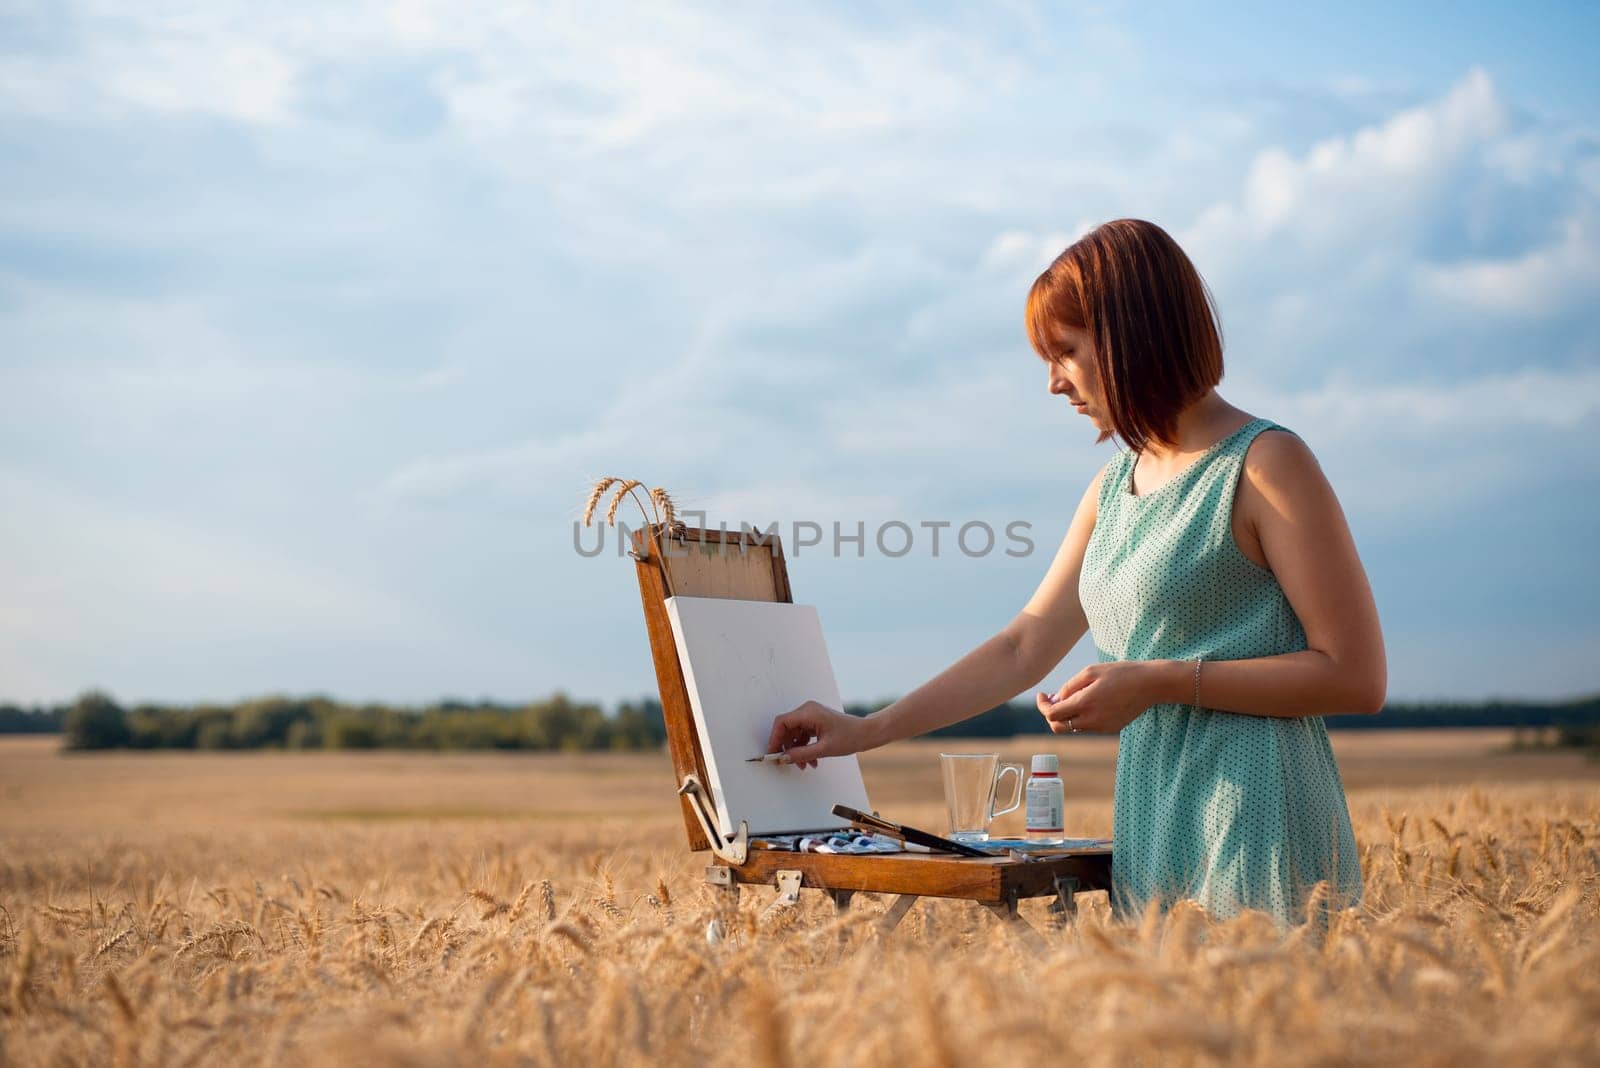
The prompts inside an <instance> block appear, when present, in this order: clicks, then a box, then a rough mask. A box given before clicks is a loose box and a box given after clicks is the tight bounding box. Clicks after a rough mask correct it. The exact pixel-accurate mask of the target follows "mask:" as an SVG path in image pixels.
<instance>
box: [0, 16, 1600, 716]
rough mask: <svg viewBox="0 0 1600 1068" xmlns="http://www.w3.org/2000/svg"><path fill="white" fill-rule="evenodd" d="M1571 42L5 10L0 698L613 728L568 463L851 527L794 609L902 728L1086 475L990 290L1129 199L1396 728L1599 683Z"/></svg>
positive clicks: (642, 641)
mask: <svg viewBox="0 0 1600 1068" xmlns="http://www.w3.org/2000/svg"><path fill="white" fill-rule="evenodd" d="M1596 40H1600V7H1596V6H1594V5H1589V4H1544V5H1541V4H1533V5H1524V6H1520V7H1517V8H1515V9H1512V8H1510V7H1507V6H1505V5H1462V4H1448V5H1445V4H1439V5H1406V6H1404V8H1403V9H1395V10H1391V5H1379V4H1349V5H1339V6H1338V8H1337V9H1336V10H1334V9H1330V10H1328V11H1326V12H1323V13H1315V12H1312V13H1305V12H1294V13H1293V14H1292V15H1291V14H1288V13H1286V11H1285V9H1284V8H1283V6H1282V5H1268V4H1252V5H1226V6H1224V5H1158V4H1116V3H1095V4H1039V5H1035V4H1026V3H1002V4H992V5H956V4H937V5H921V4H918V5H912V4H856V3H849V4H818V5H792V4H790V5H779V4H749V5H677V4H665V3H663V4H649V5H627V6H611V5H605V4H591V3H584V4H560V5H531V4H530V5H503V6H496V7H493V8H490V7H489V6H487V5H458V4H445V3H438V4H435V3H427V2H397V3H368V4H360V3H357V4H343V5H340V4H300V5H297V4H282V5H279V4H273V5H262V4H247V3H233V2H229V0H216V2H212V3H207V4H204V5H169V4H164V3H159V2H152V3H146V4H140V5H132V6H130V5H126V4H111V3H82V2H76V0H50V2H41V3H31V2H27V0H23V2H20V3H19V2H17V0H0V701H18V702H23V703H32V702H55V701H64V700H70V699H71V698H72V697H73V696H75V695H76V694H78V693H80V692H82V691H84V690H86V689H89V688H91V687H98V688H101V689H104V690H107V691H109V692H110V693H112V694H113V695H114V696H116V697H117V698H118V699H119V700H122V701H123V702H125V703H132V702H136V701H146V700H148V701H172V702H183V703H187V702H194V701H202V700H216V701H227V700H236V699H239V698H242V697H248V696H255V695H261V694H266V693H296V694H302V693H313V692H316V693H326V694H330V695H333V696H335V697H339V698H343V699H348V700H385V701H393V702H400V703H414V704H420V703H424V702H428V701H432V700H437V699H440V698H443V697H458V698H481V697H487V698H494V699H500V700H524V699H531V698H539V697H543V696H545V695H548V694H551V693H553V692H557V691H560V692H565V693H567V694H569V695H572V696H574V697H577V698H582V699H588V700H595V701H599V702H602V703H604V704H606V705H607V706H610V705H611V704H613V703H615V702H617V701H621V700H628V699H637V698H639V697H643V696H652V695H653V694H654V690H655V679H654V674H653V669H652V667H651V661H650V655H649V646H648V642H647V638H646V635H645V630H644V624H643V618H642V615H641V612H640V607H639V600H638V591H637V585H636V580H635V576H634V572H633V565H632V562H631V561H629V560H627V559H626V558H618V556H617V555H616V554H615V552H614V549H615V542H614V540H612V541H608V542H607V543H606V550H607V551H604V552H601V553H600V554H598V555H593V556H586V555H583V554H582V553H580V552H579V551H577V548H576V545H575V534H576V533H577V530H578V521H579V519H580V516H581V513H582V510H583V504H584V500H585V497H586V494H587V491H588V488H589V486H590V484H591V483H592V482H593V480H594V479H596V478H598V477H600V476H604V475H616V476H621V477H626V478H637V479H642V480H644V481H645V483H646V484H647V485H650V486H656V485H660V486H664V487H665V488H666V489H667V490H669V491H670V492H671V493H672V494H673V495H674V497H675V498H676V499H677V501H678V503H679V507H680V508H681V509H693V510H696V511H700V512H703V513H704V514H705V516H706V517H707V519H708V521H709V523H710V524H711V525H712V526H715V525H716V524H717V523H718V522H719V521H725V522H727V523H728V524H729V525H730V526H734V527H737V525H738V524H739V523H740V522H741V521H743V522H749V523H751V524H756V525H760V526H766V525H768V524H771V523H778V524H779V528H780V533H781V534H782V535H783V537H784V538H785V541H786V542H789V541H792V534H793V530H794V524H796V523H799V522H815V523H817V524H818V525H819V526H820V527H821V529H822V530H823V531H824V532H825V536H827V535H831V528H832V524H834V523H835V522H837V523H839V524H840V526H841V529H842V531H843V532H844V533H846V534H849V533H852V532H854V530H855V528H856V524H857V523H861V524H863V528H864V530H865V531H866V532H867V541H866V545H865V546H864V549H863V552H862V555H861V556H859V557H858V556H857V555H855V549H854V547H853V546H852V545H849V544H846V545H845V546H844V552H843V554H842V555H838V556H836V555H834V554H833V552H832V547H831V538H827V539H826V540H824V542H823V544H822V545H820V546H815V547H812V548H809V549H807V548H801V547H798V546H795V545H792V544H791V545H788V546H786V548H788V554H787V555H788V556H789V570H790V578H791V582H792V584H793V587H794V591H795V598H796V600H797V601H799V602H801V603H806V604H813V605H815V606H817V609H818V613H819V616H820V618H821V620H822V623H823V627H824V631H825V633H826V636H827V642H828V647H829V651H830V655H831V657H832V660H833V664H834V669H835V673H836V675H837V677H838V682H839V686H840V690H841V692H842V693H843V694H844V695H845V698H846V700H872V699H877V698H881V697H889V696H894V695H896V694H899V693H903V692H905V691H906V690H909V689H911V688H912V687H914V686H916V685H918V684H920V683H921V682H923V681H925V680H927V679H929V678H931V677H933V676H934V675H936V674H938V673H939V672H940V671H942V670H943V669H944V668H945V667H947V666H949V665H950V664H951V663H953V662H954V661H955V660H957V659H959V658H960V657H961V656H962V655H964V654H965V653H966V652H967V651H968V650H970V649H971V648H973V647H974V646H976V645H978V644H979V643H981V642H982V641H984V640H985V639H987V638H988V637H990V636H991V635H992V634H993V633H994V632H995V631H996V630H998V629H999V628H1001V627H1002V626H1004V625H1005V624H1006V623H1007V622H1008V621H1009V620H1010V619H1011V618H1012V617H1013V616H1014V615H1015V614H1016V613H1017V612H1018V611H1020V609H1021V607H1022V605H1023V604H1025V603H1026V601H1027V600H1028V598H1029V597H1030V596H1031V594H1032V593H1033V590H1034V588H1035V587H1036V586H1037V584H1038V582H1039V580H1040V579H1041V578H1042V577H1043V575H1044V572H1045V569H1046V568H1047V567H1048V565H1049V563H1050V560H1051V557H1052V556H1053V554H1054V551H1055V548H1056V546H1057V545H1058V544H1059V542H1060V540H1061V537H1062V536H1063V534H1064V533H1065V530H1066V526H1067V523H1068V521H1069V520H1070V519H1071V516H1072V512H1073V510H1074V508H1075V506H1076V504H1077V501H1078V499H1079V497H1080V496H1081V495H1082V493H1083V489H1084V487H1085V486H1086V485H1087V484H1088V482H1089V481H1090V480H1091V479H1092V478H1093V477H1094V474H1095V472H1096V471H1098V470H1099V468H1100V467H1101V465H1103V464H1104V463H1105V461H1106V460H1107V459H1108V458H1109V457H1110V456H1111V455H1112V453H1113V452H1114V450H1115V449H1116V448H1117V447H1118V446H1117V443H1116V442H1114V441H1111V442H1106V443H1104V444H1101V445H1098V446H1097V445H1095V443H1094V439H1095V436H1096V434H1095V431H1094V429H1093V427H1092V426H1091V425H1090V424H1089V423H1088V421H1087V420H1086V419H1084V418H1083V417H1081V416H1078V415H1076V414H1075V413H1074V412H1073V410H1072V409H1071V407H1070V406H1068V405H1067V404H1066V402H1065V400H1064V399H1063V398H1061V397H1055V396H1051V395H1050V394H1049V393H1048V391H1047V388H1046V387H1047V382H1046V375H1045V369H1044V365H1043V364H1042V363H1041V362H1040V361H1039V360H1038V358H1037V357H1036V356H1035V355H1034V354H1033V352H1032V351H1031V349H1030V348H1029V347H1028V343H1027V340H1026V336H1025V334H1024V332H1023V327H1022V309H1023V302H1024V298H1025V295H1026V293H1027V288H1028V286H1029V284H1030V283H1031V282H1032V280H1033V279H1034V278H1035V277H1036V276H1037V275H1038V273H1039V272H1040V271H1041V270H1043V269H1044V267H1045V266H1046V265H1048V263H1049V262H1050V261H1051V260H1052V259H1053V258H1054V257H1055V255H1056V254H1058V253H1059V252H1060V251H1061V250H1062V249H1063V248H1064V247H1066V245H1067V244H1069V243H1071V241H1073V240H1074V239H1075V238H1077V237H1078V236H1080V235H1081V234H1082V233H1084V232H1086V231H1087V230H1088V229H1090V228H1091V227H1093V226H1094V225H1096V224H1097V223H1099V222H1103V221H1106V220H1108V219H1113V218H1118V217H1125V216H1133V217H1138V218H1144V219H1149V220H1151V221H1154V222H1156V223H1158V224H1160V225H1161V226H1163V227H1164V228H1166V229H1167V230H1168V231H1169V232H1171V233H1172V234H1173V236H1174V237H1176V238H1177V240H1178V241H1179V243H1180V244H1181V245H1182V246H1183V247H1184V248H1185V250H1186V251H1187V252H1188V253H1189V255H1190V257H1191V258H1192V259H1193V260H1194V262H1195V264H1196V266H1197V267H1198V268H1199V270H1200V272H1201V274H1202V275H1203V276H1204V277H1205V279H1206V280H1207V282H1208V284H1209V285H1210V286H1211V288H1212V290H1213V292H1214V293H1215V296H1216V299H1217V303H1218V305H1219V308H1220V314H1221V319H1222V325H1223V332H1224V340H1225V360H1226V372H1225V376H1224V378H1223V381H1222V383H1221V385H1220V386H1219V387H1218V392H1219V393H1220V394H1221V395H1222V396H1223V397H1225V398H1226V399H1227V400H1229V401H1230V402H1232V403H1234V404H1236V405H1238V406H1240V407H1242V408H1244V409H1246V410H1248V411H1250V412H1252V413H1254V414H1256V415H1259V416H1263V417H1265V418H1268V419H1272V420H1274V421H1275V422H1277V423H1279V424H1281V425H1283V426H1286V427H1289V428H1290V429H1293V430H1295V431H1296V432H1297V433H1298V434H1300V435H1301V436H1302V437H1303V438H1304V439H1305V441H1306V442H1307V444H1308V445H1309V446H1310V447H1311V449H1312V451H1313V452H1314V453H1315V454H1316V456H1317V458H1318V461H1319V463H1320V464H1321V465H1322V467H1323V470H1324V471H1325V472H1326V473H1327V476H1328V478H1329V481H1330V482H1331V483H1332V485H1333V487H1334V490H1335V492H1336V493H1337V494H1338V496H1339V499H1340V502H1341V505H1342V507H1343V508H1344V511H1345V514H1346V517H1347V519H1348V521H1349V524H1350V528H1351V531H1352V534H1353V535H1354V537H1355V540H1356V544H1357V548H1358V550H1359V552H1360V554H1361V558H1362V562H1363V564H1364V566H1365V568H1366V570H1367V574H1368V577H1369V579H1370V580H1371V583H1372V588H1373V593H1374V596H1375V597H1376V600H1377V605H1378V611H1379V616H1380V620H1381V623H1382V627H1383V632H1384V638H1385V642H1386V647H1387V651H1388V662H1389V698H1390V699H1391V700H1396V701H1403V700H1424V699H1439V698H1448V699H1464V700H1478V699H1484V698H1489V697H1535V698H1536V697H1564V696H1570V695H1575V694H1580V693H1590V692H1594V691H1596V690H1600V655H1597V651H1600V614H1597V612H1596V611H1595V607H1596V605H1597V604H1600V567H1597V564H1596V546H1597V545H1600V503H1597V501H1600V449H1597V448H1596V445H1595V441H1596V433H1597V431H1600V312H1597V310H1596V308H1597V306H1600V302H1597V300H1596V297H1597V295H1600V122H1597V115H1600V109H1597V103H1600V78H1597V77H1596V76H1595V74H1594V72H1593V65H1592V57H1591V55H1590V53H1591V52H1592V44H1593V42H1594V41H1596ZM603 507H604V506H602V510H603ZM618 518H619V519H623V520H625V521H628V522H631V523H634V524H635V525H636V524H637V523H638V521H639V518H638V514H637V510H636V509H633V507H632V506H631V505H629V506H627V507H626V508H624V509H623V510H621V511H619V513H618ZM890 521H899V522H902V523H905V524H907V525H908V526H909V527H910V528H911V529H912V531H913V533H914V535H915V536H914V538H913V543H912V547H911V550H910V551H909V552H906V553H905V554H904V555H899V556H890V555H887V554H886V553H882V552H879V551H878V549H877V547H876V546H875V545H874V544H873V533H874V532H875V531H876V530H878V529H879V528H880V527H881V525H882V524H884V523H886V522H890ZM938 522H948V523H950V524H951V527H950V528H947V529H946V531H945V541H944V544H943V545H941V551H940V552H939V554H938V555H937V556H936V555H934V554H933V552H932V546H931V544H930V540H929V538H928V536H927V535H928V534H929V533H930V532H931V529H932V528H929V527H924V526H922V524H924V523H938ZM969 522H984V523H988V524H990V526H991V527H992V528H994V529H995V530H996V531H997V532H1003V531H1004V528H1005V526H1006V524H1008V523H1013V522H1016V523H1025V524H1027V527H1026V528H1025V529H1026V530H1027V531H1028V532H1029V535H1028V536H1029V538H1030V540H1031V541H1032V543H1033V549H1032V551H1031V552H1028V553H1023V554H1020V555H1017V556H1007V555H1006V554H1005V553H1004V552H1003V549H1004V548H1006V547H1007V546H1008V545H1009V546H1013V547H1014V546H1015V543H1012V542H1008V541H1006V540H1005V538H1004V534H1003V533H1001V540H1000V542H999V545H998V546H997V548H996V549H995V550H993V551H991V552H988V553H975V554H974V555H971V556H969V555H966V554H964V553H961V552H959V551H952V549H951V546H950V538H951V536H952V533H953V532H954V531H955V530H956V529H958V528H960V527H961V526H962V525H963V524H966V523H969ZM599 532H600V528H599V527H591V528H588V529H586V530H583V531H582V533H583V535H584V538H585V541H584V542H583V544H585V545H592V544H593V539H594V538H596V537H597V536H599ZM896 537H898V535H897V536H896ZM889 544H890V548H891V549H897V548H898V547H899V546H898V544H897V543H896V542H895V539H890V543H889ZM970 544H972V545H975V546H978V547H981V545H980V543H979V542H977V541H973V542H971V543H970ZM1095 658H1096V657H1095V653H1094V649H1093V646H1092V638H1091V637H1090V636H1086V637H1085V638H1084V640H1083V641H1082V642H1080V643H1079V645H1078V647H1077V648H1076V649H1074V650H1073V652H1072V653H1071V654H1069V656H1068V657H1067V658H1066V659H1065V660H1064V661H1063V662H1062V663H1061V665H1059V666H1058V668H1057V669H1056V670H1055V671H1053V672H1052V673H1051V675H1050V676H1049V677H1048V678H1047V680H1046V681H1047V683H1048V684H1049V685H1051V686H1052V687H1053V686H1058V685H1060V684H1061V683H1062V682H1065V680H1066V679H1067V678H1068V677H1070V675H1071V674H1072V673H1073V672H1074V671H1076V670H1077V669H1078V668H1080V667H1082V666H1083V665H1084V664H1087V663H1090V662H1093V661H1094V660H1095Z"/></svg>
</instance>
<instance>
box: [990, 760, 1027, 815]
mask: <svg viewBox="0 0 1600 1068" xmlns="http://www.w3.org/2000/svg"><path fill="white" fill-rule="evenodd" d="M1008 771H1009V772H1011V774H1013V775H1015V776H1016V777H1017V790H1016V793H1014V794H1012V795H1011V804H1009V805H1007V806H1006V807H1005V808H997V809H990V811H989V818H990V819H993V818H994V817H996V816H1004V815H1005V814H1006V813H1007V812H1010V811H1011V810H1012V809H1014V808H1016V807H1017V806H1018V805H1020V804H1022V765H1021V764H1002V765H1000V770H999V771H998V772H996V773H995V777H994V794H995V797H999V796H1000V780H1001V779H1003V778H1005V777H1006V772H1008Z"/></svg>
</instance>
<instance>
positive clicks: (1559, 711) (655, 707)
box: [0, 691, 1600, 750]
mask: <svg viewBox="0 0 1600 1068" xmlns="http://www.w3.org/2000/svg"><path fill="white" fill-rule="evenodd" d="M888 703H889V702H888V701H887V700H881V701H876V702H866V703H854V704H849V705H846V706H845V711H847V712H849V713H851V714H852V715H857V716H864V715H868V714H869V713H871V712H874V711H876V710H877V709H880V708H882V707H883V706H884V705H886V704H888ZM1327 724H1328V727H1329V728H1330V729H1334V730H1374V729H1383V728H1417V727H1532V728H1540V727H1551V728H1558V729H1559V728H1573V729H1575V730H1580V731H1583V732H1584V733H1585V737H1588V736H1590V735H1592V734H1593V733H1594V732H1595V731H1596V730H1597V729H1600V694H1595V695H1593V696H1590V697H1580V698H1574V699H1571V700H1567V701H1539V702H1536V701H1505V700H1496V701H1488V702H1478V703H1467V702H1429V703H1409V704H1399V703H1396V704H1389V705H1386V706H1385V707H1384V709H1383V711H1382V712H1380V713H1378V714H1377V715H1376V716H1329V717H1327ZM54 732H59V733H60V734H62V736H63V738H62V744H63V746H64V747H65V748H68V749H124V748H125V749H263V748H271V749H528V750H594V749H653V748H656V747H658V746H660V745H662V744H663V743H664V742H665V741H666V727H665V726H664V724H663V723H662V720H661V704H660V702H659V701H657V700H655V699H654V698H644V699H642V700H639V701H636V702H623V703H622V704H620V705H618V706H617V708H616V709H615V710H614V711H613V712H611V713H610V714H607V713H606V712H604V711H603V710H602V709H601V708H600V706H599V705H597V704H594V703H592V702H574V701H572V700H571V699H570V698H568V697H567V695H566V694H564V693H559V692H558V693H556V694H555V695H553V696H551V697H549V698H546V699H545V700H543V701H533V702H529V703H526V704H502V703H497V702H493V701H477V702H468V701H457V700H446V701H440V702H438V703H436V704H432V705H427V706H425V707H422V708H412V707H398V706H391V705H381V704H345V703H342V702H339V701H335V700H333V699H332V698H328V697H280V696H273V697H260V698H255V699H253V700H248V701H241V702H238V703H235V704H231V705H223V704H202V705H190V706H174V705H157V704H141V705H136V706H134V707H132V708H124V707H122V706H121V705H119V704H118V703H117V702H116V701H115V700H114V699H112V698H111V697H110V696H109V695H107V694H104V693H101V692H99V691H92V692H89V693H85V694H83V695H82V696H81V697H79V698H78V699H77V700H76V701H74V702H72V703H71V704H67V705H56V706H49V707H33V708H21V707H18V706H16V705H0V734H46V733H54ZM1045 732H1046V727H1045V723H1044V720H1043V719H1042V718H1041V717H1040V715H1039V713H1038V711H1037V710H1036V709H1035V708H1034V707H1033V706H1032V705H1031V704H1021V703H1008V704H1004V705H1000V706H998V707H996V708H992V709H990V710H989V711H988V712H985V713H983V714H982V715H979V716H974V717H973V718H971V719H969V720H966V721H964V722H961V723H956V724H953V725H952V726H949V727H944V728H941V729H939V730H937V731H934V732H933V733H932V735H931V736H932V737H935V738H1003V737H1008V736H1010V735H1015V734H1043V733H1045Z"/></svg>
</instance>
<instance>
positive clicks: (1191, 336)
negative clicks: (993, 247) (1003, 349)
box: [1025, 219, 1222, 452]
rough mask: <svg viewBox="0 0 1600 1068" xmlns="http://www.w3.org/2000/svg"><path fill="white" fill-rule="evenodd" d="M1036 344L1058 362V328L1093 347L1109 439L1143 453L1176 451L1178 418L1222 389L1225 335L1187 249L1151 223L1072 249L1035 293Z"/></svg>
mask: <svg viewBox="0 0 1600 1068" xmlns="http://www.w3.org/2000/svg"><path fill="white" fill-rule="evenodd" d="M1025 322H1026V325H1027V330H1028V342H1029V343H1030V344H1031V345H1032V346H1033V348H1034V351H1035V352H1037V353H1038V354H1039V355H1040V356H1042V357H1043V358H1044V359H1046V360H1049V361H1051V362H1054V361H1056V360H1057V359H1058V356H1057V350H1058V347H1059V343H1058V342H1057V340H1056V336H1057V333H1056V328H1057V327H1059V326H1070V327H1075V328H1077V329H1079V330H1084V331H1087V332H1088V334H1089V336H1090V337H1092V338H1093V339H1094V350H1095V369H1096V370H1097V371H1098V372H1099V376H1100V383H1101V388H1102V390H1103V391H1104V392H1105V404H1106V409H1107V415H1108V418H1109V420H1110V422H1111V429H1110V430H1103V431H1102V432H1101V434H1100V436H1099V437H1098V438H1097V439H1095V444H1097V445H1098V444H1099V443H1100V442H1102V441H1105V440H1106V439H1107V438H1109V437H1110V436H1111V434H1112V432H1113V431H1115V432H1116V434H1117V436H1118V437H1120V438H1122V440H1123V441H1125V442H1126V443H1127V444H1128V447H1129V448H1130V449H1132V450H1133V451H1134V452H1141V451H1143V450H1144V448H1145V447H1146V446H1147V445H1148V444H1149V443H1150V442H1151V441H1159V442H1162V443H1164V444H1166V445H1169V446H1176V445H1177V426H1178V413H1179V412H1181V411H1183V409H1184V408H1186V407H1188V406H1189V404H1190V403H1192V402H1193V401H1195V400H1197V399H1199V398H1200V397H1202V396H1204V395H1205V392H1206V390H1208V389H1210V388H1211V387H1213V386H1215V385H1216V384H1217V383H1218V382H1220V381H1222V326H1221V323H1220V322H1219V321H1218V318H1217V309H1216V303H1215V302H1214V301H1213V300H1212V297H1211V290H1210V289H1209V288H1208V287H1207V286H1206V284H1205V281H1204V280H1203V279H1201V277H1200V273H1199V272H1198V271H1196V270H1195V268H1194V264H1193V263H1191V262H1190V261H1189V257H1188V256H1186V255H1185V254H1184V251H1183V249H1181V248H1179V247H1178V243H1177V242H1176V241H1174V240H1173V239H1172V236H1171V235H1170V234H1168V233H1167V232H1166V231H1165V230H1163V229H1161V227H1159V226H1157V225H1156V224H1155V223H1151V222H1145V221H1144V220H1143V219H1115V220H1113V221H1111V222H1108V223H1104V224H1102V225H1100V226H1097V227H1095V228H1094V229H1093V230H1091V231H1089V232H1088V233H1087V234H1085V235H1083V236H1082V237H1081V238H1079V239H1078V240H1077V241H1075V242H1073V243H1072V244H1071V245H1069V246H1067V248H1066V250H1065V251H1064V252H1062V253H1061V255H1059V256H1057V257H1056V258H1055V260H1054V261H1053V262H1052V263H1051V264H1050V266H1049V267H1047V268H1045V270H1044V273H1043V274H1041V275H1040V276H1039V277H1038V278H1037V279H1036V280H1035V281H1034V283H1033V287H1032V288H1031V289H1029V290H1028V305H1027V310H1026V312H1025Z"/></svg>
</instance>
